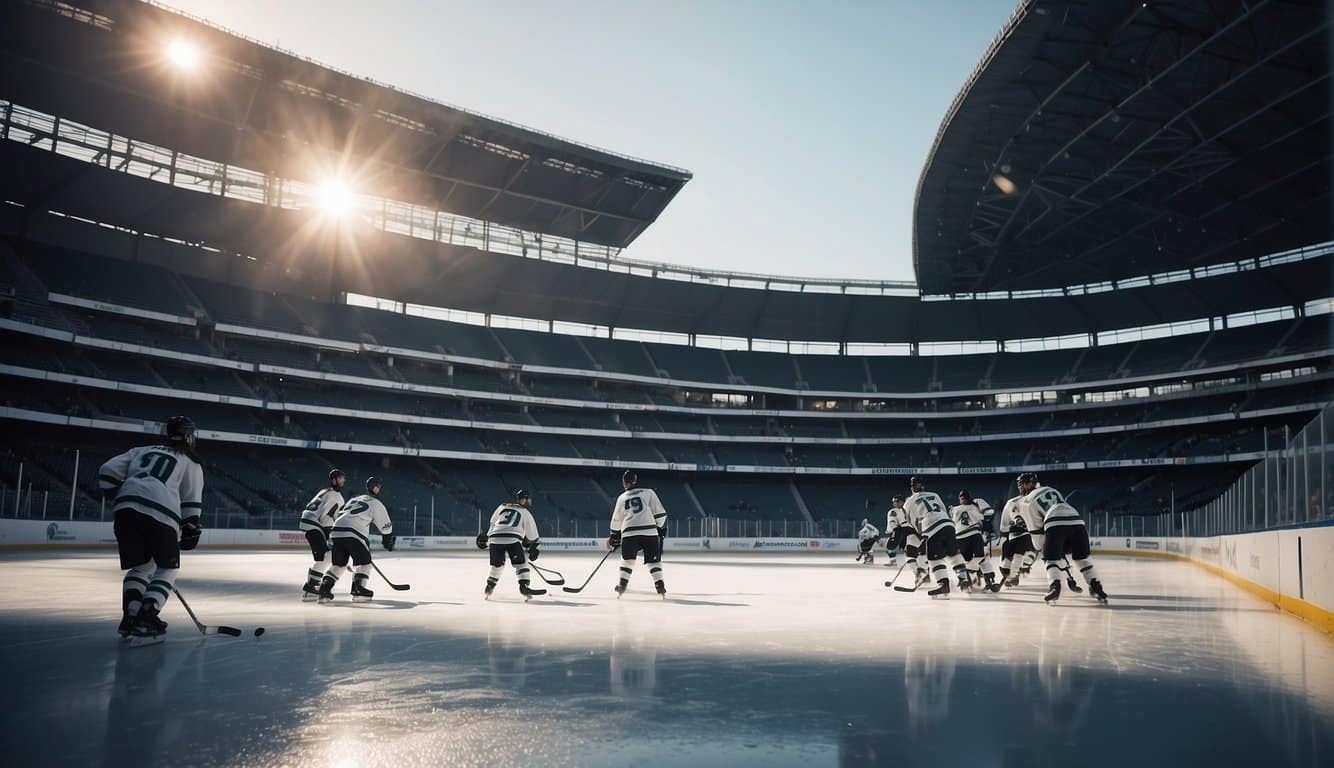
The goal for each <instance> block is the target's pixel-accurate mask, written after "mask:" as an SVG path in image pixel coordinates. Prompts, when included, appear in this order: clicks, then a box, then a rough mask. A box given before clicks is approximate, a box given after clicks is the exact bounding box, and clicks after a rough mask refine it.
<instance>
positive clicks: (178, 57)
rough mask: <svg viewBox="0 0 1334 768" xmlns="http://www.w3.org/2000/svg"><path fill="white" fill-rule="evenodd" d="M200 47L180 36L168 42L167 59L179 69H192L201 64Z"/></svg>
mask: <svg viewBox="0 0 1334 768" xmlns="http://www.w3.org/2000/svg"><path fill="white" fill-rule="evenodd" d="M199 58H200V56H199V48H198V47H196V46H195V45H194V43H191V42H189V41H188V40H181V39H179V38H177V39H175V40H172V41H171V42H169V43H167V60H168V61H170V62H171V63H172V65H174V66H175V67H176V68H177V69H181V70H185V71H187V72H188V71H192V70H194V69H195V68H196V67H198V66H199Z"/></svg>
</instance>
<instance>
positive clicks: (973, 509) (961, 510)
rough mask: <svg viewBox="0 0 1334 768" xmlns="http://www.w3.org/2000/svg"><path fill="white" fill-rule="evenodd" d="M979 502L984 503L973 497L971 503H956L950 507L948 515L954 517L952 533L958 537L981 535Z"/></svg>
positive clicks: (981, 516) (981, 514)
mask: <svg viewBox="0 0 1334 768" xmlns="http://www.w3.org/2000/svg"><path fill="white" fill-rule="evenodd" d="M979 504H986V502H985V501H981V502H979V500H978V499H973V503H972V504H958V505H956V506H954V507H951V508H950V517H951V518H953V519H954V535H955V536H956V537H958V538H960V539H964V538H967V537H969V536H981V535H982V528H981V526H982V519H983V512H982V510H981V509H979V508H978V507H979Z"/></svg>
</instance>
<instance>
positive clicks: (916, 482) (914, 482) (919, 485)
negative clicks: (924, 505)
mask: <svg viewBox="0 0 1334 768" xmlns="http://www.w3.org/2000/svg"><path fill="white" fill-rule="evenodd" d="M908 487H909V488H911V489H912V492H913V493H917V492H918V491H920V490H922V489H923V488H925V487H926V483H923V482H922V478H920V477H918V476H917V475H913V476H912V477H910V478H908Z"/></svg>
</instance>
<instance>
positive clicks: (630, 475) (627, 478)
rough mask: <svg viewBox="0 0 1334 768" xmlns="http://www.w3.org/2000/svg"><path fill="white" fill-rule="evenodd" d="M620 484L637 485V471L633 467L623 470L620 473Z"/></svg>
mask: <svg viewBox="0 0 1334 768" xmlns="http://www.w3.org/2000/svg"><path fill="white" fill-rule="evenodd" d="M621 485H624V486H631V485H639V473H638V472H636V471H634V470H633V469H627V470H625V472H623V473H621Z"/></svg>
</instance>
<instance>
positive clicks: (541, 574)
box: [528, 560, 565, 587]
mask: <svg viewBox="0 0 1334 768" xmlns="http://www.w3.org/2000/svg"><path fill="white" fill-rule="evenodd" d="M528 564H529V565H531V566H532V567H533V570H534V571H536V572H537V576H538V578H540V579H542V581H545V582H546V583H547V584H549V585H550V586H553V587H559V586H561V585H562V584H564V583H565V577H564V576H562V575H561V572H560V571H553V570H552V569H550V568H543V567H541V566H539V565H538V564H537V563H534V562H533V561H532V560H529V561H528ZM547 574H551V575H552V576H553V577H554V578H548V577H547Z"/></svg>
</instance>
